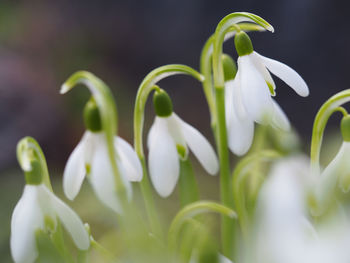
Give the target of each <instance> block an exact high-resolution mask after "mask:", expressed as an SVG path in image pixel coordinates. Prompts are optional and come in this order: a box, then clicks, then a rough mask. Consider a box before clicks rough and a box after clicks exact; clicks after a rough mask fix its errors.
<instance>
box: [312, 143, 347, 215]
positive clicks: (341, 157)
mask: <svg viewBox="0 0 350 263" xmlns="http://www.w3.org/2000/svg"><path fill="white" fill-rule="evenodd" d="M349 160H350V142H347V141H343V144H342V145H341V147H340V149H339V151H338V153H337V154H336V156H335V157H334V159H333V160H332V161H331V162H330V163H329V164H328V166H327V167H326V168H325V169H324V170H323V172H322V174H321V176H320V180H319V182H318V184H317V186H316V187H315V188H316V189H315V197H316V198H317V199H316V200H317V202H319V204H318V211H314V212H315V213H322V212H323V210H324V209H326V208H327V207H328V206H329V205H330V204H332V202H334V200H335V199H334V196H335V192H336V188H337V186H339V187H340V188H341V189H342V190H343V192H348V191H349V188H350V162H349Z"/></svg>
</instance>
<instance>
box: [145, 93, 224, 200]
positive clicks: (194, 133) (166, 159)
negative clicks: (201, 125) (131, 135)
mask: <svg viewBox="0 0 350 263" xmlns="http://www.w3.org/2000/svg"><path fill="white" fill-rule="evenodd" d="M153 103H154V109H155V112H156V117H155V120H154V122H153V124H152V127H151V129H150V132H149V134H148V142H147V144H148V148H149V156H148V163H149V170H150V177H151V180H152V183H153V185H154V187H155V189H156V191H157V192H158V194H159V195H161V196H162V197H167V196H169V195H170V194H171V193H172V192H173V190H174V188H175V186H176V183H177V180H178V178H179V173H180V163H179V161H180V159H186V158H187V156H188V148H190V149H191V151H192V152H193V153H194V155H195V156H196V157H197V159H198V160H199V162H200V163H201V164H202V166H203V167H204V169H205V170H206V171H207V172H208V173H210V174H212V175H214V174H216V173H217V172H218V169H219V165H218V160H217V157H216V154H215V152H214V150H213V148H212V146H211V145H210V144H209V142H208V141H207V140H206V139H205V137H204V136H203V135H202V134H201V133H200V132H199V131H198V130H196V129H195V128H194V127H192V126H191V125H189V124H187V123H186V122H184V121H183V120H181V119H180V118H179V117H178V116H177V115H176V114H175V113H174V112H173V106H172V102H171V99H170V97H169V95H168V94H167V93H166V92H165V91H164V90H161V89H158V90H156V92H155V93H154V97H153Z"/></svg>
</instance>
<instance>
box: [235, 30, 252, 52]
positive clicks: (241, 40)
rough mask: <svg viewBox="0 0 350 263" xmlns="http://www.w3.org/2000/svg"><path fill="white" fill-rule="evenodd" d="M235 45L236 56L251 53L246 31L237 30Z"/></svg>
mask: <svg viewBox="0 0 350 263" xmlns="http://www.w3.org/2000/svg"><path fill="white" fill-rule="evenodd" d="M235 47H236V50H237V53H238V56H240V57H241V56H245V55H249V54H251V53H253V44H252V41H251V40H250V37H249V36H248V34H247V33H246V32H243V31H241V32H239V33H237V35H236V36H235Z"/></svg>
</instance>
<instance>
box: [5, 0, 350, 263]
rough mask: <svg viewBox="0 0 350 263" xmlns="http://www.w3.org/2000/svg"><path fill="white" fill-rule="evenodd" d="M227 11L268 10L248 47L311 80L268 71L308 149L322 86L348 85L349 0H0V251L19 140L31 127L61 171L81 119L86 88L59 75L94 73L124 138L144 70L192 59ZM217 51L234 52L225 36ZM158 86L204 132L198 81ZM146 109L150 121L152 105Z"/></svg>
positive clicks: (18, 187) (14, 188)
mask: <svg viewBox="0 0 350 263" xmlns="http://www.w3.org/2000/svg"><path fill="white" fill-rule="evenodd" d="M235 11H247V12H252V13H255V14H257V15H260V16H262V17H263V18H265V19H266V20H267V21H268V22H270V23H271V24H272V25H273V26H274V27H275V33H274V34H271V33H252V34H250V35H251V38H252V41H253V45H254V48H255V50H256V51H258V52H259V53H261V54H263V55H265V56H267V57H271V58H274V59H277V60H279V61H281V62H284V63H286V64H287V65H289V66H291V67H293V68H294V69H295V70H296V71H297V72H299V73H300V74H301V75H302V76H303V78H304V79H305V80H306V82H307V83H308V85H309V88H310V92H311V93H310V96H309V97H307V98H301V97H299V96H298V95H296V94H295V93H294V92H293V91H292V90H291V89H290V88H289V87H288V86H286V85H285V84H284V83H282V82H281V81H279V80H277V79H276V78H274V79H275V80H276V84H277V101H278V102H279V104H280V105H281V106H282V108H283V109H284V110H285V112H286V113H287V115H288V116H289V118H290V120H291V122H292V123H293V125H294V126H295V128H296V130H297V131H298V132H299V134H300V135H301V139H302V142H303V145H305V150H308V144H309V143H310V137H311V130H312V123H313V118H314V116H315V114H316V112H317V110H318V109H319V107H320V106H321V104H322V103H323V102H324V101H325V100H326V99H327V98H328V97H330V96H331V95H333V94H335V93H336V92H338V91H340V90H343V89H346V88H348V76H349V75H348V74H349V73H348V71H349V69H350V53H349V51H348V47H349V45H350V36H349V34H348V28H349V25H350V22H349V20H348V3H347V1H342V0H333V1H330V0H265V1H257V0H244V1H232V0H225V1H208V0H191V1H189V0H176V1H174V0H163V1H159V0H158V1H154V0H148V1H133V0H129V1H118V0H114V1H112V0H111V1H90V0H89V1H87V0H84V1H83V0H76V1H68V0H61V1H44V0H42V1H39V0H38V1H14V0H1V1H0V122H1V126H0V145H1V150H0V222H1V223H2V228H1V230H0V258H1V262H10V255H9V252H8V236H9V230H8V229H7V228H6V227H5V228H4V225H7V226H8V224H9V221H10V216H11V211H12V209H13V207H14V205H15V203H16V202H17V200H18V199H19V197H20V193H21V191H22V186H23V177H22V174H21V172H20V170H19V168H18V166H17V162H16V158H15V147H16V143H17V142H18V140H19V139H20V138H22V137H23V136H26V135H30V136H33V137H35V138H36V139H37V140H38V142H39V143H40V144H41V146H42V148H43V150H44V152H45V154H46V157H47V161H48V165H49V169H50V171H51V173H52V174H54V175H57V178H58V179H59V178H60V176H61V174H62V172H63V167H64V164H65V162H66V160H67V158H68V156H69V154H70V152H71V151H72V150H73V148H74V147H75V145H76V144H77V142H78V141H79V140H80V137H81V136H82V134H83V131H84V127H83V120H82V109H83V106H84V104H85V102H86V100H87V99H88V97H89V94H88V92H87V90H86V89H83V88H80V89H78V88H77V89H75V90H73V91H72V92H71V93H69V94H67V95H65V96H61V95H59V89H60V85H61V84H62V83H63V82H64V81H65V80H66V79H67V78H68V77H69V76H70V75H71V74H72V73H74V72H75V71H77V70H89V71H91V72H93V73H94V74H96V75H97V76H99V77H100V78H101V79H103V80H104V81H105V82H106V83H107V84H108V85H109V87H110V88H111V89H112V90H113V93H114V95H115V98H116V102H117V106H118V111H119V134H120V135H121V136H122V137H124V138H125V139H127V140H128V141H129V142H132V138H133V130H132V129H133V124H132V120H133V106H134V101H135V95H136V92H137V88H138V85H139V84H140V82H141V81H142V79H143V78H144V77H145V76H146V75H147V73H148V72H150V71H151V70H152V69H154V68H156V67H158V66H161V65H164V64H169V63H182V64H187V65H189V66H192V67H194V68H195V69H198V68H199V56H200V52H201V48H202V46H203V44H204V43H205V41H206V40H207V38H208V37H209V36H210V35H211V34H212V33H213V32H214V30H215V27H216V25H217V23H218V22H219V21H220V19H221V18H223V17H224V16H225V15H227V14H229V13H231V12H235ZM225 51H226V52H227V53H229V54H230V55H232V56H234V57H236V56H237V55H236V53H235V51H234V49H233V41H231V42H230V43H227V44H226V45H225ZM160 86H161V87H162V88H164V89H166V90H167V91H169V93H170V95H171V97H172V99H173V103H174V108H175V111H176V112H177V113H178V115H180V116H181V117H183V119H184V120H186V121H188V122H189V123H191V124H193V125H194V126H195V127H197V128H199V129H200V130H201V131H202V132H203V133H204V134H205V135H206V136H207V137H208V138H209V139H210V140H211V141H213V138H212V135H211V133H210V126H209V113H208V110H207V105H206V102H205V98H204V95H203V92H202V90H201V86H200V84H199V83H197V82H196V81H195V80H193V79H191V78H189V77H186V76H179V77H175V78H169V79H168V80H166V81H162V82H161V83H160ZM148 106H150V105H148ZM147 114H148V115H147V117H146V127H149V125H150V123H151V121H152V120H153V110H152V109H151V107H148V111H147ZM338 123H339V118H338V119H337V118H336V117H335V118H333V119H332V121H331V125H330V126H331V129H330V131H329V132H330V133H332V127H333V128H334V129H335V134H336V135H337V134H338V131H337V127H338ZM332 125H333V126H332ZM146 131H147V128H146ZM335 148H336V146H335Z"/></svg>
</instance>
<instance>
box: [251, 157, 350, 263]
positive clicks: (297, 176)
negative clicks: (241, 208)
mask: <svg viewBox="0 0 350 263" xmlns="http://www.w3.org/2000/svg"><path fill="white" fill-rule="evenodd" d="M316 179H317V178H316ZM314 185H315V178H314V177H313V176H312V175H311V173H310V164H309V161H308V160H307V159H306V158H305V157H300V156H299V157H291V158H287V159H284V160H282V161H279V162H278V163H277V164H275V165H274V166H273V168H272V170H271V172H270V174H269V176H268V178H267V180H266V182H265V183H264V185H263V188H262V189H261V192H260V194H259V201H258V208H257V215H256V228H255V235H254V236H253V237H254V240H255V247H254V249H253V251H251V253H253V254H254V257H255V259H259V262H262V263H265V262H266V263H267V262H268V263H278V262H286V263H321V262H322V263H331V262H339V263H346V262H349V260H350V254H349V253H348V248H347V246H348V243H349V241H350V235H349V234H350V231H349V226H350V224H349V220H348V218H347V216H346V213H344V212H343V211H342V210H343V209H342V208H341V206H339V207H338V208H336V209H334V212H333V213H332V214H330V215H329V216H328V217H327V218H326V219H324V220H322V221H321V222H317V220H313V218H312V217H311V215H310V209H309V207H308V205H307V196H308V191H309V190H310V187H312V186H314Z"/></svg>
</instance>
